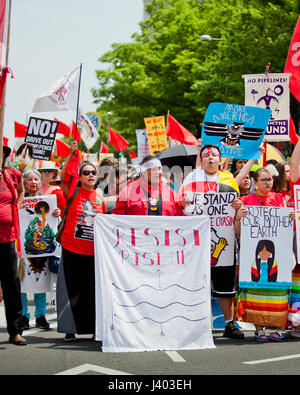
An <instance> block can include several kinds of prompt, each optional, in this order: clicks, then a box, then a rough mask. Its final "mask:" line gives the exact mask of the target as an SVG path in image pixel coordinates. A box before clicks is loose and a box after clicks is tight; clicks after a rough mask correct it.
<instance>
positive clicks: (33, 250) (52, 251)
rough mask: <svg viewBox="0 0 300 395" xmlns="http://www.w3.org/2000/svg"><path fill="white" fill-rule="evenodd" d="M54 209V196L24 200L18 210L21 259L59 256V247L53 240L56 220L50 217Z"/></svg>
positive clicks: (55, 205)
mask: <svg viewBox="0 0 300 395" xmlns="http://www.w3.org/2000/svg"><path fill="white" fill-rule="evenodd" d="M56 207H57V202H56V195H41V196H38V195H37V196H31V197H25V198H24V200H23V202H22V205H21V207H20V209H19V220H20V240H21V250H22V256H23V257H24V256H25V257H32V258H34V257H40V256H51V255H56V256H59V254H60V245H59V244H58V243H57V242H56V240H55V235H56V232H57V225H58V218H57V217H53V215H52V212H53V210H54V209H55V208H56Z"/></svg>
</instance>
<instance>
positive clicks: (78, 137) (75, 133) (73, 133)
mask: <svg viewBox="0 0 300 395" xmlns="http://www.w3.org/2000/svg"><path fill="white" fill-rule="evenodd" d="M76 128H77V126H76V123H75V122H74V121H72V134H71V135H72V136H73V137H74V140H76V141H77V143H78V142H79V141H81V135H80V131H79V129H78V128H77V132H76ZM75 135H76V138H75Z"/></svg>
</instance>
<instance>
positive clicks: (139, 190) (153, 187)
mask: <svg viewBox="0 0 300 395" xmlns="http://www.w3.org/2000/svg"><path fill="white" fill-rule="evenodd" d="M140 171H141V176H140V178H139V179H138V180H137V181H134V182H132V183H130V184H128V185H127V187H126V188H124V189H122V191H121V192H120V195H119V197H118V199H117V202H116V207H115V208H114V209H113V211H112V214H121V215H122V214H127V215H169V216H173V215H182V209H181V204H180V202H179V199H178V196H177V194H176V192H175V191H173V189H171V188H170V187H169V186H168V185H167V184H166V183H164V182H163V181H162V180H161V177H162V166H161V162H160V160H158V159H157V158H155V157H154V156H151V155H149V156H146V157H145V158H144V159H143V160H142V165H141V168H140Z"/></svg>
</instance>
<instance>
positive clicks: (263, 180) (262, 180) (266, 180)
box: [257, 178, 273, 182]
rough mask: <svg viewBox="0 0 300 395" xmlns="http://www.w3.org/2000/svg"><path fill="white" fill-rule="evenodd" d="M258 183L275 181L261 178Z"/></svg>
mask: <svg viewBox="0 0 300 395" xmlns="http://www.w3.org/2000/svg"><path fill="white" fill-rule="evenodd" d="M257 181H261V182H271V181H273V178H261V179H260V180H257Z"/></svg>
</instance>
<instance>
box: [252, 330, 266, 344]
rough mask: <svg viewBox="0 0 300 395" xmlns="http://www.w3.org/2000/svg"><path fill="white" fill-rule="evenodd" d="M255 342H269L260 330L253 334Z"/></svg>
mask: <svg viewBox="0 0 300 395" xmlns="http://www.w3.org/2000/svg"><path fill="white" fill-rule="evenodd" d="M255 340H257V341H258V342H268V341H269V339H268V337H267V336H266V334H265V332H264V331H262V330H261V331H258V332H255Z"/></svg>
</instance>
